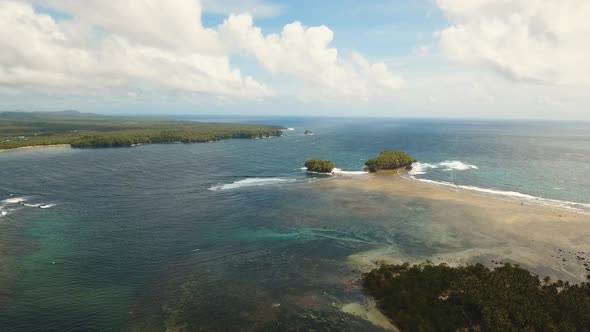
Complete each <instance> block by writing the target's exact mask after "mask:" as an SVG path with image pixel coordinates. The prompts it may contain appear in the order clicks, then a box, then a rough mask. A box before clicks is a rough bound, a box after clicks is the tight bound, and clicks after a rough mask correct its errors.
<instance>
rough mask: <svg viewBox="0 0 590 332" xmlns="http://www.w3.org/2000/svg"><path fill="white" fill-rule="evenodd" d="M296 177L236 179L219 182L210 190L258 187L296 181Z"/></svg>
mask: <svg viewBox="0 0 590 332" xmlns="http://www.w3.org/2000/svg"><path fill="white" fill-rule="evenodd" d="M295 181H296V180H295V179H286V178H248V179H243V180H239V181H234V182H232V183H219V184H216V185H214V186H211V187H210V188H209V190H212V191H217V190H230V189H238V188H245V187H258V186H268V185H277V184H283V183H290V182H295Z"/></svg>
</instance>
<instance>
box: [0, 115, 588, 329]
mask: <svg viewBox="0 0 590 332" xmlns="http://www.w3.org/2000/svg"><path fill="white" fill-rule="evenodd" d="M213 120H216V121H222V120H223V121H232V120H237V121H242V122H257V123H272V124H278V125H283V126H285V127H290V128H295V130H292V131H287V132H286V134H287V136H286V137H280V138H271V139H259V140H225V141H220V142H215V143H203V144H188V145H186V144H169V145H144V146H140V147H134V148H114V149H84V150H80V149H70V148H45V149H34V150H22V151H14V152H3V153H0V201H2V202H1V203H0V206H1V209H2V211H4V212H5V215H2V216H0V330H2V331H33V330H44V331H51V330H53V331H64V330H125V329H136V330H162V329H163V328H164V327H163V316H162V311H161V308H162V305H164V304H166V303H168V302H170V301H173V300H174V297H175V296H176V295H175V294H177V293H176V292H177V291H178V289H179V287H180V285H182V284H183V283H186V282H187V281H192V282H194V284H195V285H196V286H195V287H196V289H197V290H198V294H199V295H198V296H199V300H198V302H199V303H200V304H201V306H199V307H198V308H197V309H194V313H193V316H194V318H195V319H197V320H199V321H202V326H203V328H204V329H205V330H236V329H237V330H240V329H247V330H265V329H266V330H276V329H285V328H303V329H309V328H323V327H326V326H332V327H333V328H335V329H338V327H339V326H348V327H349V328H351V329H377V328H376V327H374V326H373V325H371V324H370V323H367V322H366V321H364V320H361V319H358V318H355V317H354V316H350V315H346V314H344V313H342V312H340V311H339V310H337V309H334V308H337V307H338V306H340V305H342V304H345V303H349V302H355V301H362V300H363V299H364V297H363V295H362V294H361V293H360V292H359V291H358V289H355V288H354V287H348V286H347V284H348V283H350V282H352V281H354V279H355V278H356V277H358V274H355V273H354V272H353V271H350V269H349V268H348V267H347V266H346V264H344V263H343V261H344V260H345V259H346V257H347V256H348V255H350V254H353V253H355V252H359V251H363V250H369V249H371V248H373V247H374V246H375V245H379V244H387V245H395V246H396V247H398V248H400V250H402V251H404V252H406V253H407V254H408V255H422V256H424V257H428V255H430V254H433V253H435V252H437V251H439V250H441V247H440V246H436V245H425V243H424V242H423V240H422V239H423V237H420V236H415V234H416V233H417V232H419V231H420V229H419V228H420V227H419V226H417V225H419V224H420V222H421V220H426V219H427V218H428V217H429V211H428V207H427V206H426V205H425V204H424V203H423V202H421V201H419V200H409V199H408V200H403V199H401V200H400V202H399V206H391V207H388V208H390V209H392V210H391V211H398V210H395V209H396V208H399V211H402V210H403V211H406V212H404V213H400V214H399V215H396V216H395V217H392V218H398V219H396V220H397V221H399V222H403V227H397V228H396V229H391V230H386V231H385V232H384V230H383V228H382V227H383V226H382V225H379V226H377V222H376V221H377V220H378V219H379V218H381V216H379V215H373V214H371V213H365V214H363V213H362V211H360V210H359V211H360V212H358V213H349V211H348V210H347V208H348V207H350V206H351V205H352V204H354V202H353V201H354V200H356V199H357V198H355V197H353V196H352V194H351V196H350V197H346V193H338V195H340V196H339V197H344V198H342V199H336V198H335V196H334V195H336V194H334V193H326V192H310V191H309V190H308V188H307V187H305V186H304V185H302V184H305V183H307V182H309V181H322V179H321V178H320V179H317V178H315V177H314V176H309V175H307V174H306V173H305V172H304V171H303V170H301V167H302V164H303V162H304V161H305V160H306V159H307V158H310V157H319V158H322V159H330V160H333V161H334V162H335V163H336V165H337V167H338V168H340V169H342V170H344V171H361V170H362V168H363V164H364V162H365V161H366V160H367V159H369V158H371V157H373V156H375V155H376V154H378V153H379V152H381V151H382V150H386V149H400V150H405V151H407V152H408V153H410V154H411V155H412V156H414V157H415V158H416V159H417V160H418V161H419V162H420V164H418V165H417V166H418V168H417V169H415V170H414V173H415V174H414V176H415V177H416V178H419V179H427V180H434V181H440V182H447V183H452V184H458V185H462V186H473V187H477V188H482V189H486V190H493V191H498V192H500V193H502V192H503V193H504V194H505V195H513V196H514V195H516V196H518V195H520V194H525V195H530V196H533V197H538V198H539V199H540V201H541V202H544V200H541V199H546V200H547V202H549V203H555V204H564V205H569V206H571V207H576V208H586V207H587V206H588V205H587V204H590V177H589V176H588V174H590V124H588V123H551V122H507V121H459V120H444V121H443V120H393V119H321V118H261V117H260V118H246V119H244V118H241V119H232V118H222V119H220V118H215V119H213ZM306 129H307V130H311V131H312V132H313V133H314V135H308V136H305V135H303V131H304V130H306ZM523 197H529V196H523ZM368 198H370V199H371V202H373V203H374V204H377V203H378V202H379V199H380V197H379V195H374V196H371V197H368V196H367V197H358V200H359V201H360V202H361V203H362V202H363V199H368ZM346 199H348V201H347V200H346ZM530 199H535V198H530ZM375 202H377V203H375ZM567 202H569V203H567ZM572 202H575V203H578V204H573V203H572ZM396 204H397V203H396ZM585 204H586V205H585ZM357 210H358V209H357ZM0 213H1V212H0ZM398 226H399V225H398ZM277 304H280V306H278V305H277ZM322 317H323V318H322ZM330 324H332V325H330ZM338 324H343V325H338Z"/></svg>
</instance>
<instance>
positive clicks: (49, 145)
mask: <svg viewBox="0 0 590 332" xmlns="http://www.w3.org/2000/svg"><path fill="white" fill-rule="evenodd" d="M65 147H70V148H71V147H72V146H71V145H70V144H47V145H27V146H19V147H18V148H10V149H0V152H11V151H19V150H30V149H42V148H65Z"/></svg>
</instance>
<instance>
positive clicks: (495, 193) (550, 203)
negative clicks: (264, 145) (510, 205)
mask: <svg viewBox="0 0 590 332" xmlns="http://www.w3.org/2000/svg"><path fill="white" fill-rule="evenodd" d="M348 173H350V174H348ZM332 175H369V176H392V177H398V178H400V179H404V180H406V181H410V182H414V183H419V184H423V185H427V186H433V187H438V188H446V189H448V190H451V191H456V192H465V193H467V194H473V195H478V196H483V197H490V198H492V199H500V200H505V201H510V202H518V203H524V204H527V205H534V206H544V207H551V208H557V209H563V210H566V211H570V212H577V213H583V214H589V215H590V203H581V202H574V201H567V200H560V199H554V198H546V197H540V196H534V195H530V194H525V193H521V192H517V191H506V190H501V189H493V188H484V187H477V186H471V185H459V184H455V183H451V182H444V181H436V180H430V179H421V178H416V177H414V176H412V175H411V174H410V173H409V171H408V170H406V169H404V168H398V169H394V170H379V171H377V172H373V173H370V172H362V171H356V172H355V171H348V172H347V171H343V172H338V173H334V174H332Z"/></svg>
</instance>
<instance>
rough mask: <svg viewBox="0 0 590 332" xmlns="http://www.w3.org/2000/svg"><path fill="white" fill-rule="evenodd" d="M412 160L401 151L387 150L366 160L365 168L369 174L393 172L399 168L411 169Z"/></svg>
mask: <svg viewBox="0 0 590 332" xmlns="http://www.w3.org/2000/svg"><path fill="white" fill-rule="evenodd" d="M414 161H415V160H414V158H412V157H411V156H410V155H409V154H407V153H405V152H403V151H397V150H387V151H383V152H381V153H380V154H379V155H378V156H377V157H375V158H373V159H369V160H367V162H366V163H365V166H367V170H369V172H377V171H380V170H395V169H399V168H411V167H412V163H414Z"/></svg>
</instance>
